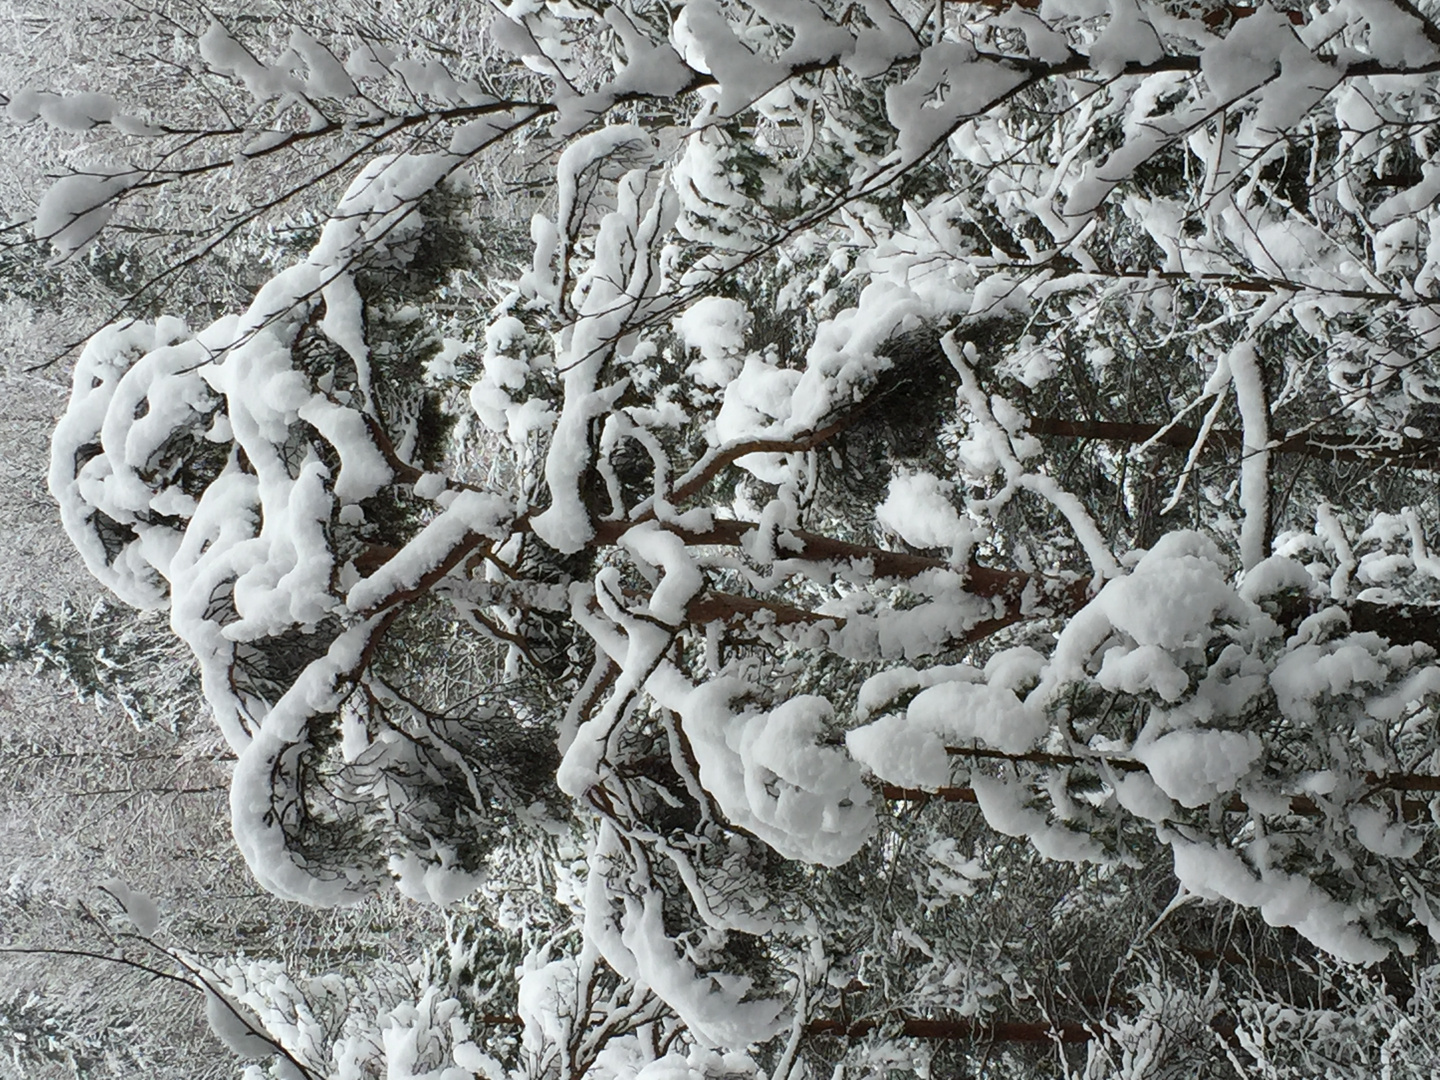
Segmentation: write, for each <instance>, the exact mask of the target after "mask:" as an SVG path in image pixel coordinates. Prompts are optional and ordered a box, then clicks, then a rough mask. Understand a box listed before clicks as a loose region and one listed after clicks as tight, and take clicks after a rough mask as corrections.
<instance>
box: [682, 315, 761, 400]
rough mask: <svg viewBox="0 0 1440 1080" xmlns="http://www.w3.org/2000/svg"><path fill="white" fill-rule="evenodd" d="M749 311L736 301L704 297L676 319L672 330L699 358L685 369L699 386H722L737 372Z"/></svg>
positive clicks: (738, 371)
mask: <svg viewBox="0 0 1440 1080" xmlns="http://www.w3.org/2000/svg"><path fill="white" fill-rule="evenodd" d="M748 321H749V312H748V311H746V309H745V305H744V304H742V303H740V301H738V300H730V299H727V298H725V297H720V296H706V297H703V298H701V299H700V300H697V301H695V303H693V304H691V305H690V306H689V307H688V308H686V309H685V312H684V314H682V315H681V316H680V317H679V318H677V319H676V320H675V324H674V325H675V332H676V333H677V334H679V335H680V340H682V341H683V342H684V343H685V347H686V348H687V349H694V350H696V351H698V352H699V353H700V359H699V360H698V361H696V362H695V363H694V364H691V365H690V368H689V369H688V371H687V374H689V375H690V376H691V377H692V378H693V379H694V380H695V381H696V382H698V383H700V384H701V385H702V386H725V385H727V384H728V383H729V382H730V380H731V379H733V378H735V376H736V375H738V374H739V373H740V365H741V362H742V361H741V353H742V352H743V350H744V348H745V325H746V323H747V322H748Z"/></svg>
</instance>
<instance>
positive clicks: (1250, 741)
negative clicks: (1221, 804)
mask: <svg viewBox="0 0 1440 1080" xmlns="http://www.w3.org/2000/svg"><path fill="white" fill-rule="evenodd" d="M1263 753H1264V746H1263V744H1262V743H1261V742H1260V738H1259V736H1257V735H1256V734H1255V733H1254V732H1250V731H1212V730H1203V729H1199V728H1186V729H1184V730H1181V731H1172V732H1169V733H1168V734H1165V735H1161V736H1160V737H1159V738H1158V739H1156V740H1154V741H1153V742H1148V743H1143V744H1141V745H1138V746H1136V747H1135V750H1134V756H1135V758H1136V760H1137V761H1140V762H1142V763H1144V765H1145V767H1146V768H1147V769H1148V770H1149V771H1150V777H1151V779H1152V780H1154V781H1155V784H1156V786H1157V787H1159V788H1160V790H1161V791H1163V792H1164V793H1165V794H1166V795H1168V796H1169V797H1170V798H1172V799H1174V800H1175V801H1176V802H1178V803H1179V804H1180V805H1181V806H1188V807H1196V806H1204V805H1205V804H1206V803H1208V802H1211V801H1212V800H1213V799H1215V798H1216V796H1218V795H1223V794H1225V793H1227V792H1230V791H1234V790H1235V788H1236V786H1237V785H1238V784H1239V782H1240V780H1241V778H1242V777H1244V776H1245V775H1246V774H1247V773H1249V772H1250V771H1251V769H1253V768H1254V766H1255V763H1256V762H1257V761H1258V760H1259V759H1260V757H1261V755H1262V754H1263Z"/></svg>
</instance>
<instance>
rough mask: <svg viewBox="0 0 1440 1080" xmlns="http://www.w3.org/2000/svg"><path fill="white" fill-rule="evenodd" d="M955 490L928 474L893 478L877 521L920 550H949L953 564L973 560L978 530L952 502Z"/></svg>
mask: <svg viewBox="0 0 1440 1080" xmlns="http://www.w3.org/2000/svg"><path fill="white" fill-rule="evenodd" d="M953 490H954V488H953V485H951V484H950V483H948V482H947V481H943V480H941V479H939V478H938V477H936V476H934V475H932V474H930V473H927V472H914V473H905V474H901V475H899V476H895V477H892V478H891V480H890V487H889V490H888V491H887V492H886V495H885V501H884V502H883V503H881V504H880V505H879V506H877V507H876V508H875V520H876V521H877V522H879V523H880V525H882V526H883V527H884V528H887V529H889V530H890V531H891V532H894V533H896V534H897V535H899V536H900V537H901V538H902V539H903V540H904V541H905V542H906V543H907V544H910V545H912V546H914V547H919V548H948V549H949V550H950V554H951V561H952V562H956V563H963V562H965V561H966V560H968V559H969V557H970V549H971V547H972V546H973V545H974V543H975V530H974V527H973V526H972V525H971V524H970V522H969V521H967V520H965V519H964V518H962V517H961V516H960V512H959V511H958V510H956V509H955V504H954V503H953V502H951V494H952V492H953Z"/></svg>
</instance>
